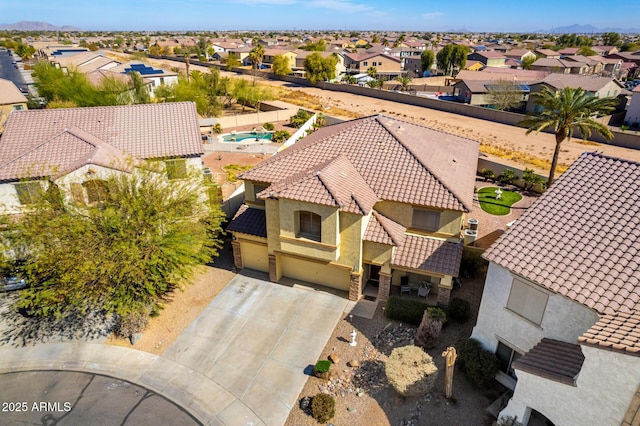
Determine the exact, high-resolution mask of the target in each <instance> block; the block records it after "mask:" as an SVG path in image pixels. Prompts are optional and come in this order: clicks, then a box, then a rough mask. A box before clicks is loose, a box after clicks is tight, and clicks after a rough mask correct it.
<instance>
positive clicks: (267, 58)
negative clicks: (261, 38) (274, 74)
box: [262, 49, 297, 70]
mask: <svg viewBox="0 0 640 426" xmlns="http://www.w3.org/2000/svg"><path fill="white" fill-rule="evenodd" d="M278 55H282V56H284V58H285V59H286V60H287V63H288V64H289V67H291V69H292V70H293V69H294V68H295V67H296V56H297V55H296V53H295V52H294V51H293V50H284V49H265V51H264V55H263V56H262V63H263V64H265V65H268V66H269V67H271V66H273V60H274V59H275V57H276V56H278Z"/></svg>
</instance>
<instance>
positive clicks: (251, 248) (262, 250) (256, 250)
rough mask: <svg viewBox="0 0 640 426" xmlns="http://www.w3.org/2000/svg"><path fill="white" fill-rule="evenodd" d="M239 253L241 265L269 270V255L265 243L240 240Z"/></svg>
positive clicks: (258, 269) (264, 270)
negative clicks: (240, 254)
mask: <svg viewBox="0 0 640 426" xmlns="http://www.w3.org/2000/svg"><path fill="white" fill-rule="evenodd" d="M240 253H242V266H243V267H245V268H250V269H255V270H257V271H263V272H269V256H268V254H267V246H266V245H264V246H263V245H260V244H254V243H248V242H246V241H242V242H240Z"/></svg>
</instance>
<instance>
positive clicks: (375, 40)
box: [371, 34, 380, 43]
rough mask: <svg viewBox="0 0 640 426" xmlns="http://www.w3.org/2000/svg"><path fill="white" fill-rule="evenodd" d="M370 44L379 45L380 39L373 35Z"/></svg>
mask: <svg viewBox="0 0 640 426" xmlns="http://www.w3.org/2000/svg"><path fill="white" fill-rule="evenodd" d="M371 43H380V38H379V37H378V34H374V35H373V37H372V38H371Z"/></svg>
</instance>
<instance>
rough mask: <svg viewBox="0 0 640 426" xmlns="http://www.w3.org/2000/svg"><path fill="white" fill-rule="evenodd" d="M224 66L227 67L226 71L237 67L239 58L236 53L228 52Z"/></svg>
mask: <svg viewBox="0 0 640 426" xmlns="http://www.w3.org/2000/svg"><path fill="white" fill-rule="evenodd" d="M225 66H226V67H227V71H231V70H233V69H234V68H237V67H239V66H240V59H239V58H238V55H236V54H234V53H229V54H228V55H227V60H226V61H225Z"/></svg>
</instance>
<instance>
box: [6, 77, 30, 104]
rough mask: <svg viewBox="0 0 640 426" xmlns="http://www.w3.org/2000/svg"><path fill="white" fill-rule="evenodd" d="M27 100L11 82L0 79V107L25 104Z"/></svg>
mask: <svg viewBox="0 0 640 426" xmlns="http://www.w3.org/2000/svg"><path fill="white" fill-rule="evenodd" d="M26 103H27V98H26V97H25V96H24V95H23V94H22V92H20V89H18V87H17V86H16V85H15V84H13V81H11V80H5V79H4V78H0V105H12V104H26Z"/></svg>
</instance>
